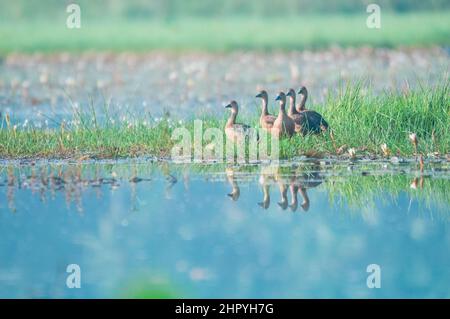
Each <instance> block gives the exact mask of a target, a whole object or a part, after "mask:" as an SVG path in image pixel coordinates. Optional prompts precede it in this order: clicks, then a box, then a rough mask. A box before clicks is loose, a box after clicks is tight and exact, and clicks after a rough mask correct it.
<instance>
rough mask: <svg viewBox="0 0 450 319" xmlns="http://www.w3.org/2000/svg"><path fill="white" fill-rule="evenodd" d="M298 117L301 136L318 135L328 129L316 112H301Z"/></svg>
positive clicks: (325, 122)
mask: <svg viewBox="0 0 450 319" xmlns="http://www.w3.org/2000/svg"><path fill="white" fill-rule="evenodd" d="M299 117H300V119H299V123H300V133H301V134H303V135H306V134H308V133H313V134H320V133H322V132H323V131H326V130H327V129H328V127H329V126H328V123H327V121H325V119H324V118H323V117H322V115H320V114H319V113H318V112H316V111H312V110H305V111H302V112H300V114H299Z"/></svg>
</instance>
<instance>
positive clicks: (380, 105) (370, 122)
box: [0, 78, 450, 159]
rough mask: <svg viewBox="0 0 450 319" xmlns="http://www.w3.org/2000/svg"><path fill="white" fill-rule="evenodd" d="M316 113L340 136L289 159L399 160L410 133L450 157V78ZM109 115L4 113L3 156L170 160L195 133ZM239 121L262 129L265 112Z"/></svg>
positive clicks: (353, 93)
mask: <svg viewBox="0 0 450 319" xmlns="http://www.w3.org/2000/svg"><path fill="white" fill-rule="evenodd" d="M242 107H245V105H244V106H242ZM313 108H314V109H315V110H317V111H319V112H320V113H321V114H322V115H323V116H324V117H325V119H326V120H327V121H328V123H329V124H330V126H331V132H332V135H331V134H330V133H325V134H322V135H308V136H305V137H303V136H299V135H298V136H294V137H293V138H291V139H283V140H281V143H280V157H281V158H283V159H291V158H293V157H295V156H299V155H307V156H313V157H321V156H326V155H333V154H337V155H342V156H348V153H347V152H346V151H345V149H346V148H354V149H355V150H356V152H357V156H372V155H376V156H383V152H382V150H381V145H382V144H386V145H387V147H388V149H389V152H390V154H391V155H399V156H406V157H412V156H414V154H415V149H414V147H413V145H412V144H411V142H410V140H409V138H408V136H409V134H410V133H416V134H417V136H418V140H419V144H418V152H420V153H422V154H425V155H426V154H429V153H432V152H438V153H439V154H440V155H445V154H449V153H450V134H449V127H450V82H449V79H448V78H445V79H443V81H442V84H440V85H439V86H437V87H434V88H422V89H418V90H416V91H409V92H385V93H382V94H380V95H374V94H372V93H371V92H370V91H367V90H366V89H363V85H362V84H356V85H348V86H346V87H343V88H342V89H341V90H340V93H339V94H337V95H336V96H329V98H328V99H327V101H326V102H325V103H324V104H322V105H314V106H313ZM221 111H222V109H221ZM103 115H104V116H105V117H106V118H107V120H105V121H103V123H99V121H98V120H97V116H96V113H95V112H94V111H91V112H89V113H86V114H81V113H79V112H76V113H74V115H73V117H74V118H73V121H74V122H73V123H74V124H72V125H69V124H61V125H60V127H57V128H54V129H45V130H44V129H37V128H34V127H27V128H22V127H21V126H20V125H18V126H17V127H14V126H12V124H11V120H9V119H8V118H7V116H4V117H3V120H2V122H1V124H0V158H30V157H31V158H68V157H70V158H78V157H84V158H121V157H136V156H143V155H149V156H155V157H168V156H170V154H171V149H172V147H173V146H174V145H175V144H176V143H178V141H177V140H172V138H171V137H172V132H173V130H174V129H175V128H176V127H180V126H183V127H186V128H187V129H188V130H189V131H190V132H191V135H192V132H193V119H191V120H188V121H186V122H184V123H182V125H180V124H179V123H178V122H176V121H174V120H172V119H170V118H163V119H162V120H161V121H158V122H156V121H153V119H151V118H142V117H138V116H136V118H135V119H134V120H133V121H132V124H131V125H130V123H129V122H120V121H115V122H113V121H111V120H109V117H108V114H107V111H105V114H103ZM227 115H228V113H227V111H224V115H223V117H222V118H204V119H203V121H204V122H203V123H204V124H203V129H205V128H207V127H218V128H223V127H224V123H225V118H226V116H227ZM238 120H239V121H240V122H244V123H249V124H251V125H252V126H254V127H257V123H258V114H255V115H254V116H252V117H251V118H239V119H238ZM149 123H151V124H149ZM205 144H206V142H204V143H203V145H205Z"/></svg>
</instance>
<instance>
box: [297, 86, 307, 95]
mask: <svg viewBox="0 0 450 319" xmlns="http://www.w3.org/2000/svg"><path fill="white" fill-rule="evenodd" d="M297 94H300V95H308V90H307V89H306V87H305V86H302V87H301V88H300V89H299V90H298V92H297Z"/></svg>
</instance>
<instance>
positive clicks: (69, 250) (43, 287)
mask: <svg viewBox="0 0 450 319" xmlns="http://www.w3.org/2000/svg"><path fill="white" fill-rule="evenodd" d="M3 172H5V171H3ZM323 175H324V176H325V175H326V174H323ZM0 176H3V177H4V178H5V181H4V182H3V183H2V178H0V183H2V184H0V185H2V186H0V234H1V235H0V236H1V240H0V297H2V298H5V297H6V298H11V297H25V298H29V297H33V298H37V297H45V298H78V297H87V298H99V297H135V296H140V295H139V291H144V290H145V291H147V292H148V291H150V292H151V293H152V294H153V295H151V296H161V294H163V292H169V294H170V296H174V297H201V298H216V297H217V298H222V297H225V298H234V297H236V298H272V297H274V298H277V297H281V298H285V297H286V298H303V297H325V298H352V297H362V298H381V297H386V298H398V297H406V298H416V297H417V298H423V297H424V298H432V297H446V298H449V297H450V288H449V287H450V285H449V283H450V254H449V252H450V230H449V221H450V214H449V210H448V202H446V201H445V198H444V199H441V200H439V199H436V198H432V199H431V200H430V199H429V198H428V199H427V196H424V197H420V196H415V195H414V192H424V193H425V192H427V191H431V193H436V192H438V191H439V189H437V188H433V185H434V184H435V183H441V186H439V187H444V188H445V187H446V188H447V189H448V186H449V180H448V178H447V179H445V180H443V179H442V178H428V179H426V181H425V184H424V185H423V189H420V188H418V189H417V190H414V189H411V187H410V184H409V182H408V183H405V187H404V190H399V191H398V192H396V193H394V192H388V191H387V192H384V193H383V192H381V193H375V194H373V196H369V195H370V194H363V195H367V196H363V198H364V200H360V201H359V202H358V201H356V202H354V201H353V202H352V201H351V200H350V199H349V198H346V197H345V196H344V195H342V194H339V195H336V196H335V195H333V193H332V192H333V191H332V186H331V183H332V182H331V180H332V179H333V177H332V178H323V180H320V181H319V182H318V183H317V184H319V185H317V186H316V185H312V186H311V187H307V189H306V191H307V194H308V197H309V202H310V204H309V209H308V210H307V211H305V210H303V209H302V208H301V206H300V204H301V203H302V197H301V196H299V205H298V208H297V210H296V211H292V210H291V209H290V207H289V206H288V207H287V209H286V210H283V209H282V208H281V207H280V205H279V204H277V202H280V192H279V184H280V183H276V182H274V183H272V184H271V185H270V194H271V201H270V206H269V207H268V208H267V209H263V208H262V207H261V206H260V205H258V203H259V202H261V201H262V199H263V192H262V189H261V184H260V182H259V181H258V176H257V173H255V176H252V175H251V174H250V175H249V176H250V178H246V179H245V180H241V181H240V180H239V179H237V180H236V183H237V184H238V185H239V189H240V195H239V198H237V200H236V201H234V200H232V198H231V197H230V196H228V195H227V194H228V193H230V191H231V188H232V185H231V183H230V181H229V180H227V178H226V175H225V174H222V175H220V174H219V175H218V176H219V177H218V178H217V175H215V176H216V177H214V176H212V175H204V174H200V173H189V178H187V174H186V172H175V173H172V175H170V176H169V175H167V174H162V173H161V172H157V173H147V174H143V175H142V176H143V177H147V178H148V179H149V180H143V181H140V182H138V183H132V182H129V181H128V177H127V178H126V179H125V178H122V177H118V178H117V179H118V180H119V182H118V183H117V187H111V184H100V186H99V187H97V186H98V185H96V184H95V181H94V182H93V181H92V179H91V181H90V182H85V183H84V184H83V183H79V185H78V186H77V185H76V184H75V186H71V185H70V183H66V184H65V185H64V189H58V188H54V189H53V190H52V189H51V187H47V188H45V187H43V186H42V185H41V184H40V181H39V179H37V180H36V181H35V184H33V183H31V182H30V180H29V179H28V181H26V179H25V177H23V176H22V177H21V173H20V172H15V176H16V180H15V184H14V185H9V186H8V181H7V177H6V173H3V175H0ZM327 176H328V175H327ZM91 177H92V176H91ZM316 177H317V176H316ZM21 178H22V180H21V181H20V182H19V180H20V179H21ZM347 178H348V182H351V183H353V184H356V186H357V182H356V183H355V178H359V179H364V178H370V177H364V176H360V175H358V176H357V177H355V176H353V177H351V176H349V177H343V178H341V179H340V181H341V182H342V183H344V184H345V182H346V179H347ZM351 178H353V179H351ZM383 178H384V177H383V176H380V177H379V179H380V180H381V181H383ZM386 178H390V179H392V180H395V178H396V177H395V176H394V177H393V176H390V177H386ZM398 178H400V179H401V178H404V177H402V176H398ZM168 179H171V180H172V181H175V179H176V180H177V182H176V183H175V182H173V183H170V181H169V180H168ZM404 180H405V181H409V177H408V178H404ZM24 181H25V182H24ZM402 181H403V180H402ZM281 184H282V183H281ZM33 185H34V186H33ZM93 185H94V186H93ZM442 185H443V186H442ZM313 186H316V187H313ZM71 187H72V188H71ZM358 191H360V192H362V191H364V192H367V191H366V190H362V189H359V190H358V189H356V192H358ZM76 194H78V195H79V196H78V195H76ZM69 195H70V196H69ZM287 196H288V200H289V201H290V200H291V194H290V191H289V190H288V191H287ZM430 196H432V195H430ZM437 198H439V197H437ZM447 200H448V197H447ZM350 202H352V204H350ZM281 206H282V205H281ZM69 264H77V265H79V266H80V269H81V276H80V278H81V288H72V289H70V288H68V287H67V285H66V278H67V276H69V274H68V273H67V272H66V267H67V266H68V265H69ZM369 264H377V265H379V266H380V270H381V275H380V282H381V288H373V289H370V288H368V286H367V284H366V280H367V277H368V276H369V275H370V274H369V273H368V272H367V271H366V268H367V266H368V265H369ZM147 296H148V295H147Z"/></svg>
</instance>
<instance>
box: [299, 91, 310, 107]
mask: <svg viewBox="0 0 450 319" xmlns="http://www.w3.org/2000/svg"><path fill="white" fill-rule="evenodd" d="M307 99H308V93H306V92H305V93H303V94H302V97H301V98H300V103H299V105H298V111H304V110H306V107H305V104H306V100H307Z"/></svg>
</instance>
